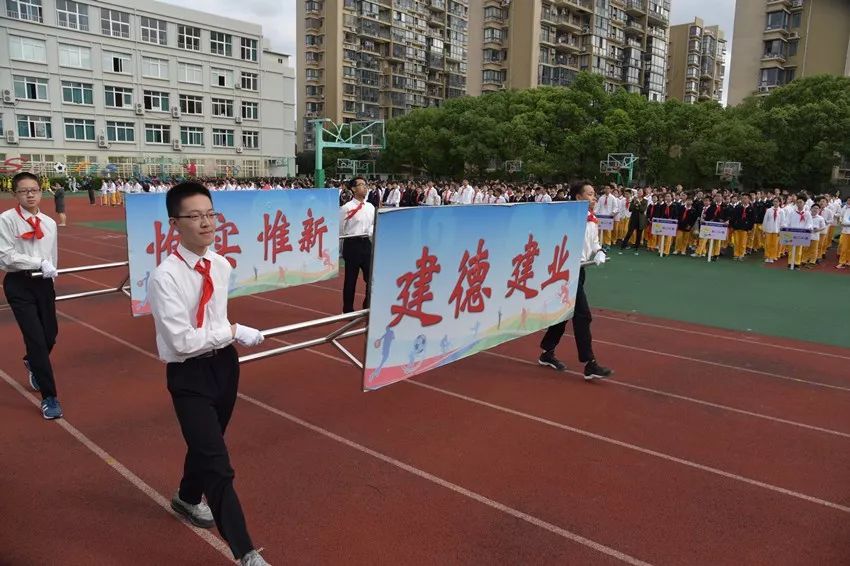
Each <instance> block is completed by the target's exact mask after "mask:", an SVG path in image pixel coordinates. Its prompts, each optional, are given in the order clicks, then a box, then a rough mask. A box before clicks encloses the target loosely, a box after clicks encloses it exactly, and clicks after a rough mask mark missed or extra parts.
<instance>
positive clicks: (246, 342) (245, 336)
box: [234, 324, 265, 346]
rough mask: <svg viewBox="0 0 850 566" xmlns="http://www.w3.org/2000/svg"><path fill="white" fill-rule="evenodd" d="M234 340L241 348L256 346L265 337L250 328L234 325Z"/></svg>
mask: <svg viewBox="0 0 850 566" xmlns="http://www.w3.org/2000/svg"><path fill="white" fill-rule="evenodd" d="M234 338H236V341H237V342H239V343H240V344H242V345H243V346H257V345H259V344H262V342H263V340H265V337H264V336H263V335H262V333H261V332H260V331H259V330H257V329H256V328H251V327H250V326H242V325H241V324H237V325H236V335H235V336H234Z"/></svg>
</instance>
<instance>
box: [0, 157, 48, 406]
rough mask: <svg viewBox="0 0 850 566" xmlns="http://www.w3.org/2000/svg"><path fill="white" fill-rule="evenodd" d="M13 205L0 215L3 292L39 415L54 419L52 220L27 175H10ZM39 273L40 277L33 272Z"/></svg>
mask: <svg viewBox="0 0 850 566" xmlns="http://www.w3.org/2000/svg"><path fill="white" fill-rule="evenodd" d="M12 191H13V193H14V195H15V198H16V199H17V201H18V202H17V206H15V208H12V209H10V210H7V211H6V212H4V213H3V214H0V269H2V270H3V271H5V272H6V278H5V279H4V280H3V291H4V292H5V294H6V301H7V302H8V303H9V307H11V309H12V313H13V314H14V315H15V320H16V321H17V322H18V327H20V329H21V334H22V335H23V338H24V346H25V348H26V356H24V366H26V368H27V372H28V373H29V383H30V387H32V388H33V390H35V391H39V392H41V399H42V400H41V414H42V416H43V417H44V418H45V419H48V420H51V419H58V418H60V417H61V416H62V407H61V406H60V405H59V399H57V397H56V382H55V380H54V378H53V367H52V366H51V364H50V352H51V351H52V350H53V346H54V345H55V344H56V335H57V334H58V333H59V325H58V324H57V322H56V292H55V291H54V289H53V279H54V278H55V277H56V275H57V271H56V263H57V245H56V222H54V221H53V219H52V218H50V217H49V216H47V215H46V214H44V213H42V212H41V211H40V210H39V208H38V205H39V203H40V202H41V188H40V187H39V185H38V177H36V176H35V175H33V174H32V173H18V174H17V175H15V176H14V177H13V178H12ZM37 271H41V277H33V273H35V272H37Z"/></svg>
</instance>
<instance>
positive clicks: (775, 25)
mask: <svg viewBox="0 0 850 566" xmlns="http://www.w3.org/2000/svg"><path fill="white" fill-rule="evenodd" d="M787 24H788V13H787V12H768V14H767V25H766V26H765V27H766V29H769V30H771V29H784V28H785V27H786V26H787Z"/></svg>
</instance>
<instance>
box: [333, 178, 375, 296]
mask: <svg viewBox="0 0 850 566" xmlns="http://www.w3.org/2000/svg"><path fill="white" fill-rule="evenodd" d="M351 190H352V191H353V192H354V198H353V199H351V200H350V201H348V202H347V203H345V204H344V205H342V206H341V207H340V209H339V213H340V219H339V230H340V236H342V237H343V239H342V259H343V261H345V281H344V283H343V285H342V312H352V311H354V292H355V291H356V289H357V276H358V275H360V272H361V271H362V272H363V280H364V281H365V282H366V298H365V299H363V308H364V309H368V308H369V293H370V286H371V284H372V282H371V277H372V230H373V229H374V226H375V207H374V206H372V204H371V203H368V202H366V195H367V194H368V192H369V188H368V186H367V185H366V179H364V178H363V177H355V178H354V179H352V180H351Z"/></svg>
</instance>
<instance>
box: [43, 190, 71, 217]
mask: <svg viewBox="0 0 850 566" xmlns="http://www.w3.org/2000/svg"><path fill="white" fill-rule="evenodd" d="M47 190H48V191H50V193H51V194H52V195H53V205H54V207H55V208H56V216H58V217H59V224H57V226H65V225H66V220H67V216H65V187H63V186H62V185H61V184H60V183H54V184H53V188H52V189H47Z"/></svg>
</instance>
